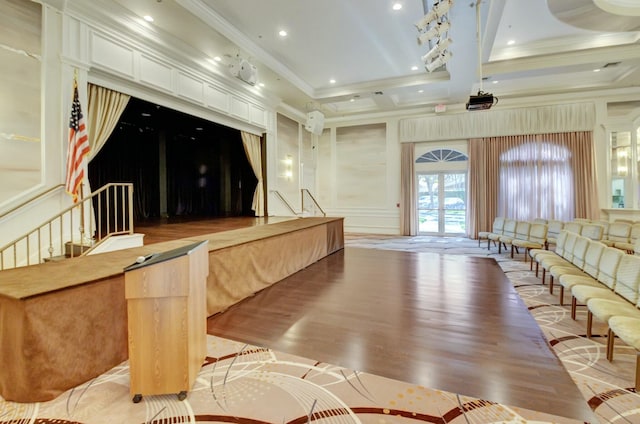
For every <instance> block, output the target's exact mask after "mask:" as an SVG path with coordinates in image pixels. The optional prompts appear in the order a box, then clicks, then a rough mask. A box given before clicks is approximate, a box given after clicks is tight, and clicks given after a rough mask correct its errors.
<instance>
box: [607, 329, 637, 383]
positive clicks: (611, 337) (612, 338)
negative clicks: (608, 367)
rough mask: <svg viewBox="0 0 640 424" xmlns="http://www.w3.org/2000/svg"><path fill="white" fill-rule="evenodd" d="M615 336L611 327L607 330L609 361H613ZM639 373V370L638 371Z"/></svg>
mask: <svg viewBox="0 0 640 424" xmlns="http://www.w3.org/2000/svg"><path fill="white" fill-rule="evenodd" d="M615 337H616V335H615V334H613V330H612V329H609V331H608V332H607V360H608V361H609V362H611V361H613V348H614V347H615ZM636 374H637V371H636Z"/></svg>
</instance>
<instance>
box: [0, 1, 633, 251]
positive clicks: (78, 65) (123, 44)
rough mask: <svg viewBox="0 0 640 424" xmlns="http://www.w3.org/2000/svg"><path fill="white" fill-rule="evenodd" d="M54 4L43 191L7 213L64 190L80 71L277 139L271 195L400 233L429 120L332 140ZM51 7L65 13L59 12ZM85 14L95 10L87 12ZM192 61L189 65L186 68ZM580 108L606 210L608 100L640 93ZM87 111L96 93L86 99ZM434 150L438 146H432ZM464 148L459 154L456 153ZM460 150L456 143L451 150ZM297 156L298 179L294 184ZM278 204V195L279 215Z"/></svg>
mask: <svg viewBox="0 0 640 424" xmlns="http://www.w3.org/2000/svg"><path fill="white" fill-rule="evenodd" d="M44 3H45V4H44V6H43V23H44V27H43V44H42V52H43V58H42V61H43V66H44V67H45V69H46V72H44V73H43V80H42V81H43V87H42V89H43V96H42V108H41V110H42V118H41V130H40V134H41V139H42V149H43V152H44V153H43V155H42V157H43V161H42V181H41V184H40V185H38V186H37V187H35V188H34V189H32V190H26V191H24V192H23V193H22V195H21V196H19V197H18V198H16V199H15V202H13V203H12V204H11V205H2V206H0V213H2V212H3V211H4V212H6V211H7V210H9V209H10V208H11V207H12V206H15V205H17V204H20V202H21V201H24V200H28V199H29V198H31V197H33V195H34V194H37V192H38V191H43V190H45V189H47V188H51V187H55V186H56V185H59V184H61V183H63V181H64V163H65V156H66V137H67V134H66V124H67V121H68V113H69V111H68V109H69V107H70V103H71V82H72V80H73V74H74V72H77V73H78V80H79V85H80V87H86V83H87V82H89V81H90V82H93V83H97V84H100V85H104V86H106V87H109V88H112V89H115V90H119V91H122V92H125V93H127V94H131V95H134V96H136V97H139V98H142V99H144V100H148V101H153V102H156V103H158V104H161V105H163V106H167V107H171V108H174V109H177V110H181V111H183V112H186V113H190V114H193V115H196V116H200V117H202V118H205V119H209V120H211V121H215V122H219V123H221V124H224V125H228V126H231V127H234V128H238V129H241V130H244V131H249V132H253V133H257V134H261V133H263V132H266V134H267V155H268V157H267V167H268V168H267V174H268V186H267V187H266V190H267V192H268V193H269V191H270V190H278V191H281V192H282V193H284V194H285V195H286V196H287V197H290V201H291V203H292V204H293V206H294V207H296V208H300V189H301V188H308V189H310V191H311V192H312V194H313V195H314V196H315V197H316V199H318V201H319V203H320V206H321V207H322V208H323V209H324V210H325V211H326V212H327V214H328V215H329V216H342V217H345V229H346V231H348V232H369V233H385V234H398V233H399V207H398V204H399V202H400V142H399V122H400V121H401V120H403V119H405V118H407V117H413V116H416V114H418V113H420V112H419V111H415V110H406V111H398V112H395V113H393V114H386V115H376V116H353V117H343V118H334V119H326V120H325V129H324V131H323V133H322V135H320V136H315V135H311V134H309V133H307V132H306V131H305V130H304V128H303V126H302V124H301V123H303V122H304V119H305V113H304V112H303V111H297V110H292V109H291V108H289V107H288V106H287V105H283V104H280V100H279V99H277V98H274V97H273V96H269V95H268V94H265V93H262V92H260V91H259V90H257V89H256V88H255V87H250V86H248V85H247V84H244V83H242V82H241V81H239V80H237V79H234V78H231V77H228V76H227V77H223V76H221V73H220V71H219V70H216V69H213V68H209V67H207V66H209V65H203V64H202V60H201V58H199V57H190V56H189V55H190V54H191V52H190V51H189V50H188V49H185V47H184V46H182V45H178V44H175V43H173V42H172V40H160V41H158V40H149V39H145V38H144V37H141V36H140V34H138V33H135V32H133V31H132V30H131V29H130V28H128V27H125V26H118V25H121V24H119V23H118V22H117V21H113V20H108V19H102V18H101V16H100V11H97V10H93V11H92V13H91V14H90V15H88V16H84V15H83V13H82V11H79V10H74V9H73V7H74V5H75V3H74V2H61V1H60V2H56V1H54V0H47V1H45V2H44ZM47 3H53V4H59V5H60V7H66V8H67V9H66V10H58V9H55V8H53V7H51V6H48V5H47ZM84 7H91V6H90V4H84ZM185 58H186V59H185ZM574 97H575V101H576V102H578V101H579V102H585V101H590V102H593V104H594V105H595V107H596V125H595V126H594V128H593V130H594V137H595V140H596V150H597V152H596V161H597V173H598V189H599V193H600V203H601V205H602V207H605V205H607V204H608V202H607V200H608V198H609V193H608V190H609V187H608V186H609V183H608V179H607V175H608V168H607V167H608V160H607V157H608V150H609V149H608V141H607V140H606V134H607V132H606V127H607V124H608V122H609V120H610V118H609V117H608V116H607V107H606V104H607V102H608V101H625V100H633V99H635V100H637V99H639V98H640V93H639V92H638V90H637V89H630V90H625V92H621V91H617V92H602V93H595V94H594V93H589V94H580V93H577V94H575V95H574ZM80 98H81V102H82V104H83V105H85V107H86V104H87V103H86V91H81V92H80ZM571 101H572V99H571V98H567V97H562V98H558V97H552V96H546V97H540V98H534V99H518V100H517V101H513V104H514V107H516V106H517V107H523V105H527V104H531V105H541V104H557V103H571ZM424 141H427V140H424ZM451 143H453V144H451ZM456 143H459V140H458V141H444V142H442V143H441V145H442V146H443V147H446V146H449V145H451V146H453V145H457V144H456ZM288 157H291V159H292V164H291V173H292V174H291V177H287V176H285V171H286V169H287V167H288V166H289V165H288V164H287V163H285V159H287V158H288ZM69 204H70V199H69V196H67V195H64V194H61V193H57V194H54V195H51V196H48V197H47V198H46V199H43V200H42V201H40V202H39V203H38V204H37V205H32V206H30V207H29V209H28V215H25V217H27V219H25V218H24V217H23V215H22V214H17V213H13V214H9V215H6V216H4V217H2V218H1V219H0V245H3V244H4V243H6V242H7V241H10V240H11V239H13V238H15V237H17V236H18V235H19V234H22V233H24V232H26V231H28V230H30V229H31V228H33V227H34V226H35V225H37V224H39V223H40V222H41V221H43V220H44V219H45V218H48V217H49V216H51V215H52V214H53V213H54V212H57V211H59V210H61V209H62V208H63V207H66V206H68V205H69ZM276 208H277V201H276V200H275V199H274V198H273V195H272V194H271V193H270V194H269V209H270V212H271V213H274V211H275V210H277V211H278V212H281V213H282V214H286V212H282V211H283V209H276Z"/></svg>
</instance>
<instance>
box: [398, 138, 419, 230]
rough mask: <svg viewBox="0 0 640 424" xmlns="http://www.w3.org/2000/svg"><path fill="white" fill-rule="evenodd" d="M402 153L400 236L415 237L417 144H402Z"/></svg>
mask: <svg viewBox="0 0 640 424" xmlns="http://www.w3.org/2000/svg"><path fill="white" fill-rule="evenodd" d="M401 146H402V147H401V151H400V161H401V162H400V184H401V185H400V234H402V235H403V236H415V235H416V234H417V231H416V226H417V225H416V221H417V220H416V204H417V202H416V177H415V166H414V165H415V143H402V144H401Z"/></svg>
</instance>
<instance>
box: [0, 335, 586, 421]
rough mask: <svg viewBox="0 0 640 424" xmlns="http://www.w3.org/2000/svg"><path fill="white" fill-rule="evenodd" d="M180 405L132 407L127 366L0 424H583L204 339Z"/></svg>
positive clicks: (8, 408)
mask: <svg viewBox="0 0 640 424" xmlns="http://www.w3.org/2000/svg"><path fill="white" fill-rule="evenodd" d="M207 341H208V343H207V350H208V354H209V356H208V357H207V360H206V363H205V365H204V366H203V368H202V370H201V371H200V373H199V375H198V377H197V379H196V383H195V385H194V387H193V389H192V390H191V391H190V392H189V394H188V397H187V399H186V400H184V401H179V400H178V399H177V396H176V395H175V394H170V395H162V396H147V397H144V398H143V399H142V401H141V402H140V403H137V404H134V403H132V402H131V396H130V394H129V373H128V366H127V363H126V362H125V363H123V364H122V365H121V366H118V367H116V368H114V369H112V370H111V371H110V372H108V373H106V374H103V375H101V376H100V377H98V378H97V379H95V380H93V381H90V382H88V383H86V384H84V385H82V386H80V387H77V388H74V389H73V390H70V391H68V392H66V393H64V394H62V395H61V396H60V397H58V398H57V399H55V400H53V401H50V402H45V403H39V404H16V403H11V402H0V422H2V423H25V424H26V423H42V424H72V423H96V424H99V423H100V424H101V423H196V422H197V423H221V422H227V423H228V422H232V423H243V424H260V423H288V424H303V423H307V422H310V421H312V420H313V421H314V422H320V423H378V424H392V423H409V422H421V423H438V424H446V423H451V424H456V423H459V424H464V423H466V424H468V423H491V422H496V423H497V422H500V423H504V422H509V423H527V422H535V423H547V422H554V423H577V421H573V420H569V419H564V418H559V417H554V416H550V415H546V414H542V413H537V412H533V411H528V410H525V409H522V408H510V407H508V406H506V405H500V404H496V403H492V402H489V401H484V400H479V399H474V398H470V397H466V396H459V395H456V394H453V393H448V392H443V391H439V390H431V389H428V388H425V387H420V386H415V385H412V384H409V383H403V382H399V381H394V380H390V379H386V378H382V377H378V376H374V375H371V374H366V373H360V372H356V371H351V370H346V369H343V368H340V367H336V366H333V365H330V364H324V363H318V362H315V361H313V360H309V359H304V358H300V357H297V356H293V355H287V354H284V353H279V352H274V351H272V350H269V349H264V348H259V347H255V346H249V345H245V344H242V343H238V342H234V341H230V340H227V339H222V338H219V337H214V336H208V340H207Z"/></svg>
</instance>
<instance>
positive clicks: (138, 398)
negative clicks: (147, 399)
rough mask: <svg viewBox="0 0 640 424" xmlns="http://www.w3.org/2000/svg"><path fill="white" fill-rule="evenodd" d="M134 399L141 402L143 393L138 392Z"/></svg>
mask: <svg viewBox="0 0 640 424" xmlns="http://www.w3.org/2000/svg"><path fill="white" fill-rule="evenodd" d="M132 400H133V403H140V401H141V400H142V395H141V394H140V393H138V394H136V395H135V396H133V399H132Z"/></svg>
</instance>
